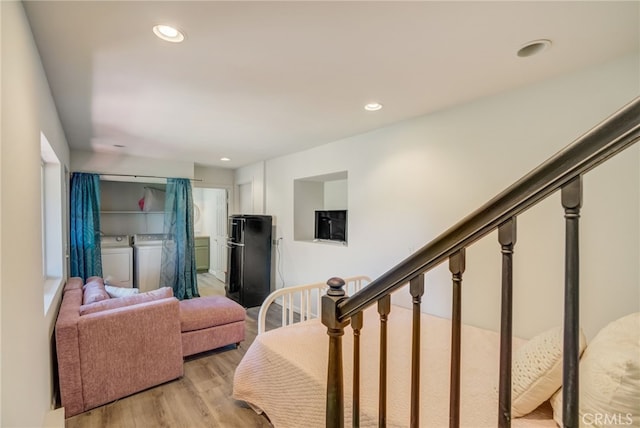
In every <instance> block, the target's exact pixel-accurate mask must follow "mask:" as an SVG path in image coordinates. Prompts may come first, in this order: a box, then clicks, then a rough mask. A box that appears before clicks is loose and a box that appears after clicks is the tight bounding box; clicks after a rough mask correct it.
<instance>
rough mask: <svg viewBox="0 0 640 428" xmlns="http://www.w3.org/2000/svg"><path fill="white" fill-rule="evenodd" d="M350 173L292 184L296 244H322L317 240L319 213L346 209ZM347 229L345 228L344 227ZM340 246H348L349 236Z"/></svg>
mask: <svg viewBox="0 0 640 428" xmlns="http://www.w3.org/2000/svg"><path fill="white" fill-rule="evenodd" d="M348 206H349V200H348V173H347V171H339V172H334V173H331V174H323V175H316V176H313V177H304V178H298V179H295V180H294V181H293V210H294V212H293V217H294V222H293V239H294V240H296V241H307V242H323V243H326V242H327V241H324V240H323V241H318V240H316V239H314V238H315V229H316V224H315V222H316V211H331V210H335V211H339V210H345V211H346V210H347V209H348ZM345 227H346V226H345ZM335 243H336V244H340V245H347V237H346V236H345V240H344V241H341V242H337V241H336V242H335Z"/></svg>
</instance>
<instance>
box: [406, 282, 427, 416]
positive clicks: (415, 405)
mask: <svg viewBox="0 0 640 428" xmlns="http://www.w3.org/2000/svg"><path fill="white" fill-rule="evenodd" d="M409 292H410V293H411V297H412V298H413V299H412V300H413V326H412V331H411V332H412V336H411V425H410V426H411V428H417V427H418V426H420V304H421V303H422V295H423V294H424V275H422V274H421V275H418V276H417V277H415V278H413V279H412V280H411V281H410V282H409Z"/></svg>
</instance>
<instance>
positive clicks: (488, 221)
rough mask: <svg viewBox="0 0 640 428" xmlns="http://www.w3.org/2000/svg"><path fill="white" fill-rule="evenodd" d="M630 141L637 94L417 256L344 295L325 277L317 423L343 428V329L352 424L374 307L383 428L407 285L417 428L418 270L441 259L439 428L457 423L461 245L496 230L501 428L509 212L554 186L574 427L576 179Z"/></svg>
mask: <svg viewBox="0 0 640 428" xmlns="http://www.w3.org/2000/svg"><path fill="white" fill-rule="evenodd" d="M638 140H640V97H638V98H635V99H634V100H633V101H631V102H630V103H629V104H627V105H625V106H624V107H622V108H621V109H620V110H618V111H617V112H616V113H614V114H613V115H611V116H610V117H608V118H607V119H605V120H604V121H603V122H602V123H600V124H599V125H597V126H596V127H594V128H593V129H591V130H590V131H588V132H587V133H586V134H584V135H583V136H581V137H580V138H578V139H577V140H576V141H574V142H573V143H571V144H570V145H568V146H567V147H565V148H564V149H562V150H561V151H559V152H558V153H556V154H555V155H554V156H552V157H551V158H549V159H548V160H547V161H545V162H544V163H542V164H541V165H540V166H538V167H537V168H535V169H534V170H533V171H531V172H530V173H528V174H527V175H525V176H524V177H523V178H521V179H520V180H518V181H517V182H515V183H514V184H513V185H511V186H510V187H508V188H507V189H506V190H504V191H503V192H502V193H500V194H498V195H497V196H496V197H494V198H493V199H491V200H490V201H489V202H487V203H486V204H484V205H483V206H482V207H480V208H479V209H478V210H476V211H474V212H473V213H472V214H470V215H469V216H467V217H465V218H464V219H463V220H461V221H460V222H458V223H457V224H455V225H454V226H453V227H451V228H450V229H448V230H447V231H445V232H444V233H443V234H441V235H440V236H438V237H437V238H435V239H434V240H432V241H431V242H429V243H428V244H427V245H425V246H424V247H422V248H421V249H420V250H418V251H417V252H415V253H414V254H412V255H411V256H409V257H408V258H406V259H405V260H403V261H401V262H400V263H399V264H397V265H396V266H395V267H393V268H391V269H390V270H388V271H387V272H386V273H384V274H382V275H381V276H380V277H379V278H377V279H375V280H374V281H373V282H371V284H369V285H368V286H367V287H365V288H363V289H362V290H360V291H359V292H357V293H355V294H354V295H353V296H351V297H347V296H346V293H345V292H344V290H343V289H342V287H343V285H344V281H343V280H342V279H340V278H331V279H329V280H328V281H327V285H328V286H329V290H328V292H327V294H326V295H324V296H323V297H322V322H323V324H324V325H325V326H327V334H328V335H329V361H328V372H327V404H326V426H327V427H331V428H334V427H343V426H344V396H343V370H342V336H343V335H344V328H345V327H346V326H347V325H348V324H349V323H351V325H352V329H353V332H354V333H353V334H354V362H353V376H354V391H353V406H352V409H353V416H352V421H353V426H354V427H357V426H359V407H360V406H359V371H360V368H359V367H360V366H359V364H360V362H359V353H360V351H359V340H357V339H359V335H360V329H361V328H362V311H363V310H364V309H366V308H367V307H369V306H371V305H373V304H374V303H377V305H378V313H379V314H380V324H381V328H380V339H381V340H380V380H379V382H380V395H379V408H378V411H379V415H378V425H379V426H380V427H385V426H386V418H387V415H386V370H387V368H386V355H387V349H386V334H387V333H386V323H387V319H388V316H389V312H390V294H391V293H392V292H393V291H395V290H397V289H398V288H400V287H402V286H403V285H405V284H407V283H409V292H410V294H411V296H412V305H413V321H412V329H413V330H412V364H411V367H412V370H411V403H410V408H411V413H410V421H409V426H411V427H418V426H419V423H420V406H419V403H420V398H419V385H420V304H421V301H422V296H423V294H424V274H425V273H426V272H428V271H429V270H431V269H433V268H434V267H436V266H437V265H439V264H441V263H443V262H445V261H447V260H448V261H449V270H450V272H451V275H452V287H453V289H452V293H453V299H452V300H453V307H452V320H451V322H452V329H451V379H450V398H449V426H450V427H459V426H460V343H461V337H460V330H461V309H462V302H461V295H462V292H461V290H462V275H463V273H464V270H465V248H467V247H468V246H469V245H471V244H472V243H473V242H475V241H477V240H479V239H480V238H482V237H483V236H485V235H487V234H488V233H490V232H492V231H494V230H496V229H498V241H499V244H500V246H501V252H502V284H501V286H502V291H501V293H502V295H501V327H500V380H499V404H498V407H499V408H498V410H497V411H498V426H499V427H510V426H511V341H512V288H513V274H512V267H513V252H514V245H515V243H516V219H517V216H518V215H519V214H521V213H523V212H524V211H526V210H527V209H529V208H531V207H532V206H534V205H535V204H537V203H538V202H540V201H542V200H543V199H544V198H546V197H547V196H549V195H551V194H552V193H554V192H555V191H557V190H560V191H561V202H562V206H563V208H564V212H565V228H566V233H565V288H564V315H563V318H564V319H563V326H564V337H563V409H562V410H563V425H564V426H565V427H577V426H578V362H579V360H578V359H579V305H578V302H579V278H578V272H579V247H578V237H579V227H578V226H579V217H580V208H581V205H582V175H583V174H585V173H586V172H587V171H589V170H591V169H593V168H595V167H596V166H598V165H599V164H601V163H603V162H605V161H606V160H607V159H609V158H610V157H612V156H614V155H616V154H618V153H620V152H621V151H623V150H624V149H625V148H627V147H630V146H631V145H633V144H635V143H636V142H638Z"/></svg>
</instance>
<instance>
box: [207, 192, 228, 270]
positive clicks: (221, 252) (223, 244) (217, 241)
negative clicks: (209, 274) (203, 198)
mask: <svg viewBox="0 0 640 428" xmlns="http://www.w3.org/2000/svg"><path fill="white" fill-rule="evenodd" d="M215 207H216V208H215V211H214V217H215V221H214V225H215V226H214V230H213V233H212V235H213V239H212V242H211V266H212V270H213V274H214V275H215V277H216V278H218V279H219V280H220V281H222V282H225V278H226V275H225V273H226V271H227V191H226V190H225V189H217V191H216V192H215Z"/></svg>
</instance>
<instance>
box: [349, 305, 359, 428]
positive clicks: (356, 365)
mask: <svg viewBox="0 0 640 428" xmlns="http://www.w3.org/2000/svg"><path fill="white" fill-rule="evenodd" d="M351 328H352V329H353V407H352V411H353V417H352V419H351V420H352V422H353V427H354V428H357V427H359V426H360V329H362V312H358V313H357V314H355V315H354V316H352V317H351Z"/></svg>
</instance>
